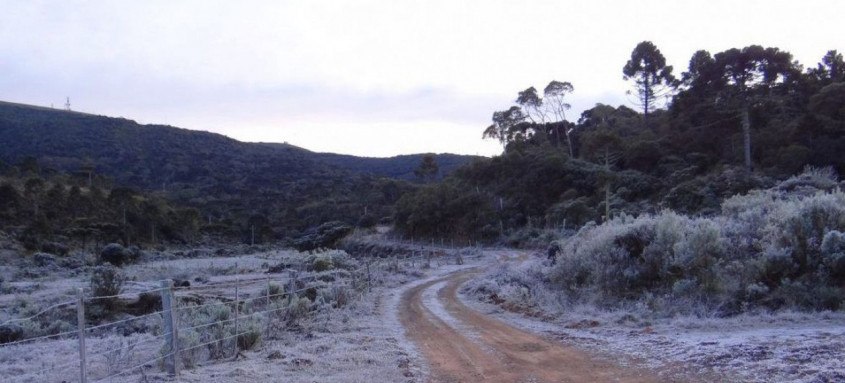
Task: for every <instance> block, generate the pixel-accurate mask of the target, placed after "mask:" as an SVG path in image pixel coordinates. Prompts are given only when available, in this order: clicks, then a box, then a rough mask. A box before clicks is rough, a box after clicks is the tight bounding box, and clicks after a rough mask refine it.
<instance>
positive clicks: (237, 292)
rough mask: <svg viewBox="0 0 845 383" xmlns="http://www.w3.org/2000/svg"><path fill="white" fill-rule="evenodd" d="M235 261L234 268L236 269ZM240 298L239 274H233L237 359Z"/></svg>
mask: <svg viewBox="0 0 845 383" xmlns="http://www.w3.org/2000/svg"><path fill="white" fill-rule="evenodd" d="M237 267H238V266H237V263H236V264H235V269H237ZM240 300H241V276H240V275H236V276H235V359H238V351H239V350H238V334H240V323H239V321H240V318H239V316H240V306H241V304H240Z"/></svg>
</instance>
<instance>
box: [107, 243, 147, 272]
mask: <svg viewBox="0 0 845 383" xmlns="http://www.w3.org/2000/svg"><path fill="white" fill-rule="evenodd" d="M133 250H134V251H133ZM139 256H140V251H139V250H137V248H134V249H132V250H130V249H127V248H125V247H123V246H121V245H120V244H117V243H110V244H108V245H106V246H105V247H103V250H102V251H100V263H101V264H102V263H106V262H107V263H111V264H112V265H114V266H118V267H120V266H123V265H124V264H128V263H132V262H135V261H136V260H137V259H138V257H139Z"/></svg>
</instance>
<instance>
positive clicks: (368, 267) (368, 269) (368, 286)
mask: <svg viewBox="0 0 845 383" xmlns="http://www.w3.org/2000/svg"><path fill="white" fill-rule="evenodd" d="M367 292H370V262H369V261H368V262H367Z"/></svg>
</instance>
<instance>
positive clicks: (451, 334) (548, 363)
mask: <svg viewBox="0 0 845 383" xmlns="http://www.w3.org/2000/svg"><path fill="white" fill-rule="evenodd" d="M477 272H478V270H477V269H470V270H464V271H459V272H456V273H453V274H450V275H447V276H445V277H443V278H439V279H435V280H432V281H429V282H427V283H425V284H422V285H420V286H416V287H414V288H411V289H409V290H408V291H406V292H405V293H404V294H403V295H402V297H401V301H400V306H399V315H400V318H399V319H400V321H401V323H402V325H403V326H404V327H405V329H406V332H407V336H408V338H409V339H410V340H412V341H413V342H414V343H415V344H416V345H417V347H419V349H420V351H421V352H422V354H423V356H425V358H426V360H427V361H428V364H429V366H430V369H431V379H430V382H432V383H447V382H448V383H455V382H473V383H474V382H493V383H499V382H501V383H505V382H507V383H515V382H526V383H527V382H537V383H540V382H547V383H553V382H554V383H557V382H656V381H660V379H658V378H657V377H656V376H654V375H651V374H649V373H648V372H645V371H642V370H637V369H631V368H623V367H621V366H618V365H614V364H612V363H610V362H608V361H603V360H600V359H597V358H595V357H593V356H591V355H589V354H587V353H585V352H583V351H579V350H577V349H574V348H570V347H566V346H563V345H561V344H559V343H554V342H551V341H547V340H545V339H543V338H541V337H539V336H537V335H534V334H532V333H529V332H526V331H523V330H520V329H517V328H514V327H512V326H509V325H507V324H505V323H502V322H501V321H498V320H496V319H493V318H490V317H488V316H485V315H483V314H481V313H479V312H477V311H475V310H473V309H471V308H469V307H467V306H466V305H464V304H463V303H461V301H460V300H459V299H458V297H457V290H458V287H459V286H460V285H461V284H462V283H464V282H465V281H467V280H468V279H470V278H471V277H472V276H473V274H474V273H477ZM432 289H439V290H437V291H432ZM435 292H436V296H434V293H435ZM426 298H427V299H426ZM434 300H436V301H434ZM433 306H440V307H433ZM444 309H445V311H446V313H444V312H443V311H444ZM437 313H440V314H439V315H438V314H437ZM449 317H451V318H449ZM456 321H457V322H459V323H460V325H458V326H457V327H460V328H456ZM467 330H469V331H467ZM469 333H471V334H472V336H470V335H469Z"/></svg>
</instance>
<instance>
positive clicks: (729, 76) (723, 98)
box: [684, 45, 801, 171]
mask: <svg viewBox="0 0 845 383" xmlns="http://www.w3.org/2000/svg"><path fill="white" fill-rule="evenodd" d="M693 63H696V65H695V68H693V65H692V64H693ZM800 75H801V73H800V69H799V68H798V67H797V65H796V63H794V62H793V61H792V55H791V54H790V53H789V52H785V51H782V50H780V49H778V48H763V47H761V46H759V45H750V46H747V47H745V48H742V49H737V48H732V49H728V50H726V51H724V52H719V53H717V54H716V55H715V56H713V58H712V59H709V55H708V54H706V52H696V55H695V56H693V61H691V65H690V73H689V74H685V75H684V77H685V79H686V80H687V82H688V86H689V91H691V92H697V93H701V94H705V93H706V94H710V95H711V97H714V100H715V101H716V102H717V103H718V104H720V106H721V107H723V108H729V109H733V110H736V111H738V112H739V116H741V117H742V141H743V160H744V165H745V168H746V170H748V171H751V170H752V163H751V108H752V107H754V106H755V105H758V104H763V103H765V102H770V101H775V100H776V99H778V98H780V97H781V95H784V94H789V93H790V92H789V90H788V88H789V87H790V86H791V85H792V83H793V82H795V81H796V80H797V78H798V77H799V76H800Z"/></svg>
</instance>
